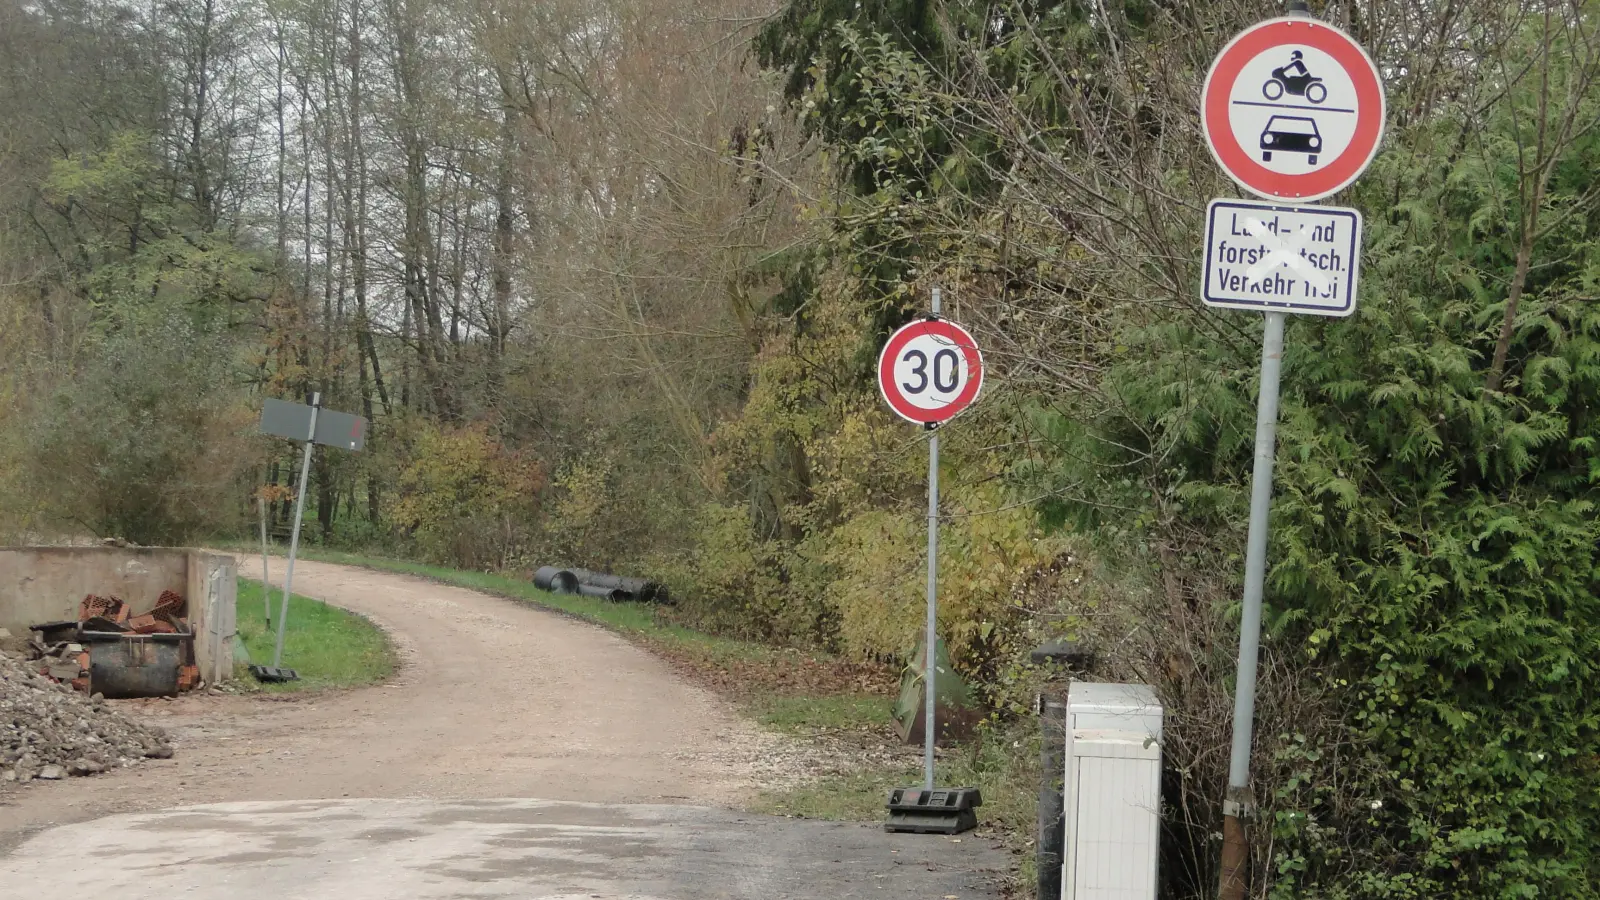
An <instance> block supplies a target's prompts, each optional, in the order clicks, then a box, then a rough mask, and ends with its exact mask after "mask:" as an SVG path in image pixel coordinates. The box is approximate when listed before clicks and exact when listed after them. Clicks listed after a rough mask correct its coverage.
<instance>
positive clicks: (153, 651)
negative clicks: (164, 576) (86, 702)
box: [28, 591, 201, 697]
mask: <svg viewBox="0 0 1600 900" xmlns="http://www.w3.org/2000/svg"><path fill="white" fill-rule="evenodd" d="M187 612H188V604H187V603H186V601H185V600H184V599H183V597H182V595H180V594H178V593H177V592H175V591H162V592H161V595H160V597H158V598H157V600H156V603H155V606H154V607H153V608H152V609H151V610H150V612H148V613H144V614H142V615H138V616H134V615H132V609H131V607H130V606H129V605H128V603H127V602H125V601H124V600H123V599H122V598H121V597H116V596H111V597H102V596H100V595H98V594H89V595H87V596H85V597H84V598H83V601H82V602H81V603H79V604H78V620H77V621H75V622H47V623H44V624H40V625H35V626H33V627H32V631H34V632H35V633H36V634H37V635H38V637H37V638H35V639H33V640H31V641H29V644H28V649H29V651H30V652H29V654H28V656H29V658H30V659H32V660H34V661H36V662H38V663H39V664H40V665H39V668H38V670H37V671H38V672H39V674H41V675H44V676H46V677H48V678H51V679H53V680H55V681H58V682H61V683H63V684H69V685H71V686H72V687H73V688H74V689H76V690H78V691H80V692H82V693H96V692H103V693H105V694H106V695H108V696H111V697H159V696H172V695H175V694H179V693H183V692H185V691H192V690H194V689H196V688H198V687H200V685H201V680H200V668H199V666H198V665H197V664H196V659H195V649H194V634H193V632H192V631H191V629H190V628H189V623H188V622H187V621H186V620H185V618H184V616H185V615H186V614H187Z"/></svg>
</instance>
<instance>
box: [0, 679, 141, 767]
mask: <svg viewBox="0 0 1600 900" xmlns="http://www.w3.org/2000/svg"><path fill="white" fill-rule="evenodd" d="M32 665H36V664H32ZM32 665H30V664H29V663H26V662H24V661H23V660H21V659H19V658H18V657H16V656H13V655H11V654H8V653H5V652H3V651H0V782H24V781H31V780H33V779H35V778H41V779H47V780H52V779H60V778H65V777H67V776H69V775H93V774H96V773H99V772H104V771H106V770H107V769H110V768H114V767H117V766H127V765H132V764H133V763H135V762H137V761H138V760H141V759H167V758H169V757H171V756H172V745H171V744H169V743H167V736H166V734H164V733H163V732H162V731H161V730H160V729H158V728H152V727H148V726H145V725H140V724H138V723H136V722H133V721H130V720H129V719H127V718H126V717H124V716H123V715H122V714H121V713H119V712H117V711H116V710H115V709H113V708H112V707H111V706H110V705H109V704H108V703H106V701H105V700H104V699H102V698H100V697H98V696H95V697H86V696H84V695H83V694H80V693H77V692H75V691H73V690H72V688H71V687H69V686H68V685H65V684H60V683H57V682H55V681H52V680H51V679H50V678H49V677H48V676H44V675H40V674H39V673H38V672H36V671H33V669H32Z"/></svg>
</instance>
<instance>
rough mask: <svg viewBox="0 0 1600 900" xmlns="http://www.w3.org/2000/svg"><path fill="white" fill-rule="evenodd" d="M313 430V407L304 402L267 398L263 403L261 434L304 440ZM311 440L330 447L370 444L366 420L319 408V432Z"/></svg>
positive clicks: (355, 448) (357, 446)
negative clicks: (368, 442)
mask: <svg viewBox="0 0 1600 900" xmlns="http://www.w3.org/2000/svg"><path fill="white" fill-rule="evenodd" d="M310 431H311V407H309V406H307V405H305V404H304V403H289V402H287V401H284V400H273V399H271V398H268V399H267V400H266V402H265V403H263V404H262V406H261V433H262V434H271V435H276V436H278V437H282V438H288V439H289V440H291V441H303V440H305V439H306V436H307V435H308V434H310ZM311 440H312V442H313V443H317V444H325V445H327V446H329V447H339V448H341V449H344V450H361V449H363V448H365V447H366V446H367V420H366V419H364V418H362V417H361V416H352V415H350V414H349V413H342V412H336V411H334V410H331V409H320V410H318V411H317V433H316V434H315V435H311Z"/></svg>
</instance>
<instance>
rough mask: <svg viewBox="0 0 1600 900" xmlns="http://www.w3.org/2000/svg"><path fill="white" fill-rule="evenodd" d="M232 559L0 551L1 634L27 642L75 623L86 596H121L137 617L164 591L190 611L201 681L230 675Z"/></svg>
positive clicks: (120, 551)
mask: <svg viewBox="0 0 1600 900" xmlns="http://www.w3.org/2000/svg"><path fill="white" fill-rule="evenodd" d="M237 579H238V572H237V569H236V568H235V565H234V561H233V558H232V557H228V556H219V555H217V554H214V553H205V552H203V551H199V550H184V549H174V548H168V547H10V548H4V547H0V628H5V629H7V630H8V631H10V632H11V633H12V634H13V635H16V636H19V637H26V636H27V634H28V627H29V626H30V625H38V624H40V623H43V622H60V621H66V620H74V619H76V618H77V617H78V604H80V603H82V602H83V598H84V596H85V595H88V594H99V595H101V596H116V597H121V598H122V599H123V601H124V602H126V603H127V604H128V605H129V606H130V607H131V608H132V611H133V615H141V614H143V613H147V612H149V611H150V610H151V609H152V608H154V607H155V604H156V600H157V599H158V598H159V597H160V596H161V592H162V591H176V592H177V593H178V594H180V595H182V596H183V597H184V599H186V600H187V601H188V604H189V616H188V619H189V623H190V626H191V627H192V628H193V629H194V632H195V657H196V662H197V663H199V666H200V673H201V677H203V678H205V680H207V681H218V680H221V679H222V678H226V677H227V676H228V675H229V674H231V672H232V670H233V632H234V600H235V597H236V595H237V590H238V580H237Z"/></svg>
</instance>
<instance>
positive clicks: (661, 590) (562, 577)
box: [533, 566, 672, 605]
mask: <svg viewBox="0 0 1600 900" xmlns="http://www.w3.org/2000/svg"><path fill="white" fill-rule="evenodd" d="M533 584H534V586H535V587H537V588H540V589H541V590H546V591H553V592H555V593H557V594H583V595H584V596H586V597H611V598H612V599H615V600H619V601H622V602H628V601H638V602H641V603H659V604H662V605H670V604H671V603H672V598H671V596H670V595H669V594H668V593H667V587H666V585H664V584H662V583H661V582H659V581H651V580H649V579H647V578H628V577H626V576H623V575H608V574H606V573H605V572H593V571H590V570H589V569H577V568H562V567H559V566H542V567H540V569H539V570H538V571H537V572H534V573H533ZM584 587H588V588H603V589H604V590H605V591H606V592H607V593H596V592H593V591H588V592H586V591H584V590H583V588H584Z"/></svg>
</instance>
